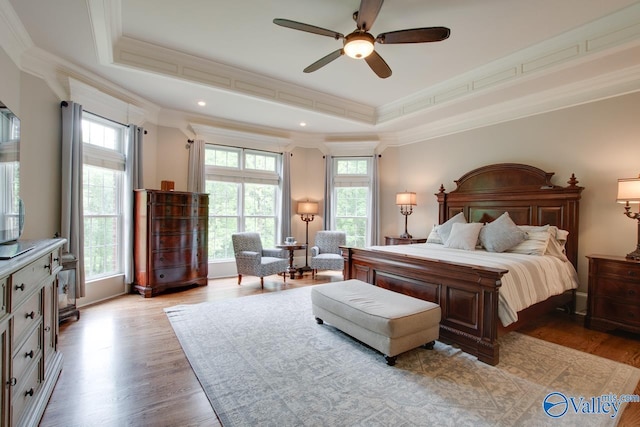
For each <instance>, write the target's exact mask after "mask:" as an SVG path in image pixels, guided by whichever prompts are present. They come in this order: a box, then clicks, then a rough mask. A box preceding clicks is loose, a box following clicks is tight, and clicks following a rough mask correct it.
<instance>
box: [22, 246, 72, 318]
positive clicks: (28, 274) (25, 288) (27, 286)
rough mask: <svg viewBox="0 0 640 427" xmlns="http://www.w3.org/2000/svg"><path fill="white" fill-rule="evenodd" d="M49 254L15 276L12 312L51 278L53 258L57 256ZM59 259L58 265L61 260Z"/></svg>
mask: <svg viewBox="0 0 640 427" xmlns="http://www.w3.org/2000/svg"><path fill="white" fill-rule="evenodd" d="M56 253H57V252H54V253H48V254H47V255H45V256H43V257H40V258H39V259H38V260H37V261H34V262H32V263H31V264H29V265H27V266H26V267H24V268H22V269H21V270H19V271H17V272H16V273H14V274H13V276H12V278H11V311H12V312H13V311H14V308H15V307H17V306H18V305H20V304H21V303H22V301H24V300H25V298H26V297H27V296H28V295H29V294H30V293H31V292H32V291H33V290H34V289H36V288H38V286H39V284H40V282H41V281H42V280H43V279H44V278H46V277H47V276H49V275H50V274H51V271H52V264H51V262H52V256H53V255H54V254H56ZM57 258H58V261H57V262H58V263H59V262H60V261H59V258H60V257H57Z"/></svg>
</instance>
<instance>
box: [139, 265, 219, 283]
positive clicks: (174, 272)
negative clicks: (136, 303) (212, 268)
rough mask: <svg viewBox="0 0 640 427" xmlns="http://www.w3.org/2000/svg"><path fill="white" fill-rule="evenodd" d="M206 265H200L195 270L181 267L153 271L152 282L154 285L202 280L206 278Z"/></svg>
mask: <svg viewBox="0 0 640 427" xmlns="http://www.w3.org/2000/svg"><path fill="white" fill-rule="evenodd" d="M206 271H207V264H206V263H204V264H200V265H199V266H198V267H197V268H193V269H191V270H189V269H185V268H183V267H178V268H162V269H158V270H154V271H153V273H152V274H153V280H154V282H155V283H173V282H183V283H184V282H189V281H191V280H195V279H199V278H203V277H205V276H206Z"/></svg>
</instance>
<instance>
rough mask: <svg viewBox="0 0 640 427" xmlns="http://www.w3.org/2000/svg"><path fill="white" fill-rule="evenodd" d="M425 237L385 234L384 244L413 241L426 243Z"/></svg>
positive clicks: (403, 243) (401, 243)
mask: <svg viewBox="0 0 640 427" xmlns="http://www.w3.org/2000/svg"><path fill="white" fill-rule="evenodd" d="M426 242H427V238H426V237H411V238H407V237H399V236H385V238H384V244H385V245H387V246H388V245H411V244H413V243H426Z"/></svg>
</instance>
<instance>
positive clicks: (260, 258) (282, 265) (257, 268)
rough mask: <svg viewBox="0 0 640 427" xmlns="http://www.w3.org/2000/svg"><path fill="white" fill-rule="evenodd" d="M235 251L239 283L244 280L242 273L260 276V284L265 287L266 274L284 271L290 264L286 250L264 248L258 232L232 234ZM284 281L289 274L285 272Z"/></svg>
mask: <svg viewBox="0 0 640 427" xmlns="http://www.w3.org/2000/svg"><path fill="white" fill-rule="evenodd" d="M231 241H232V242H233V252H234V254H235V257H236V267H237V268H238V285H240V282H242V275H243V274H245V275H249V276H258V277H259V278H260V286H261V287H262V288H264V276H270V275H272V274H277V273H284V272H285V271H286V269H287V267H288V266H289V261H288V260H287V258H286V256H287V254H286V252H285V251H283V250H282V249H275V248H274V249H263V248H262V240H261V239H260V234H258V233H250V232H246V233H234V234H232V235H231ZM282 277H283V278H284V282H285V283H286V282H287V275H286V274H283V275H282Z"/></svg>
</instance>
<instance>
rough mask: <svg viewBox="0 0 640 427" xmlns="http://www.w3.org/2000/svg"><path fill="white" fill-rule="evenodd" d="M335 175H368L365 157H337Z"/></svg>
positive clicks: (367, 164)
mask: <svg viewBox="0 0 640 427" xmlns="http://www.w3.org/2000/svg"><path fill="white" fill-rule="evenodd" d="M336 165H337V167H336V175H368V173H369V162H368V160H366V159H338V160H337V161H336Z"/></svg>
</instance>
